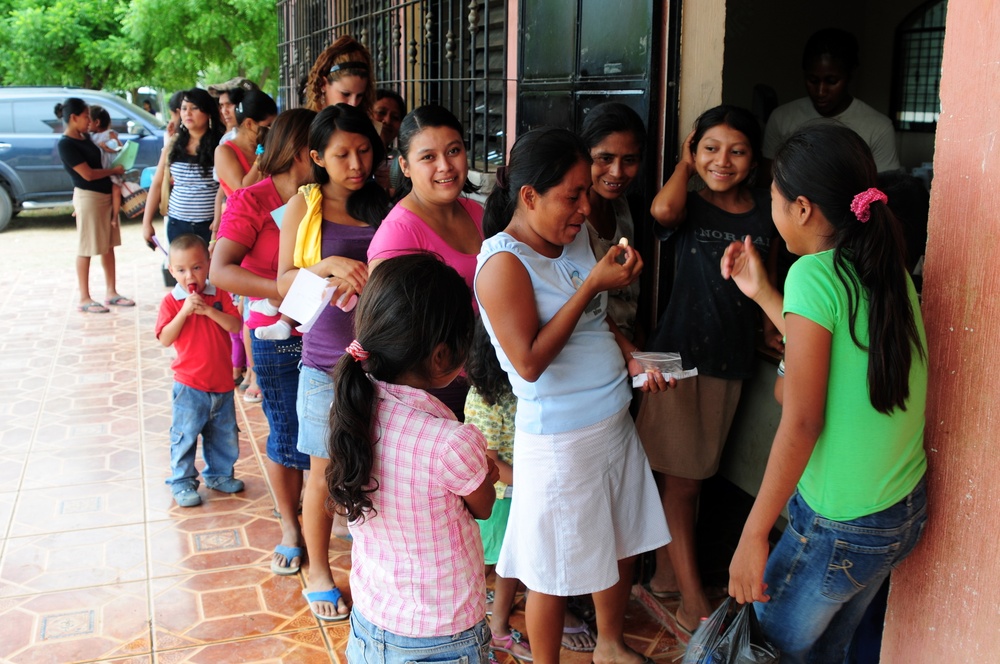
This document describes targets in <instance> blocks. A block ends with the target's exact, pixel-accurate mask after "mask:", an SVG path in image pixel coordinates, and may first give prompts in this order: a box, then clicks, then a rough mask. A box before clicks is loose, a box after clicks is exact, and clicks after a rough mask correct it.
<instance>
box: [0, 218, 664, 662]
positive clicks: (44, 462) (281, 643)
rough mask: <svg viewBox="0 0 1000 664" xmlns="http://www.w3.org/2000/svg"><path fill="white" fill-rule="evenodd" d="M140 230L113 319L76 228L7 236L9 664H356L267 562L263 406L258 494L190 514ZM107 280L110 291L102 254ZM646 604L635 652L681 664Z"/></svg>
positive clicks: (249, 427) (255, 461) (3, 624)
mask: <svg viewBox="0 0 1000 664" xmlns="http://www.w3.org/2000/svg"><path fill="white" fill-rule="evenodd" d="M123 230H124V238H125V241H124V247H123V248H119V250H118V252H117V256H118V283H119V290H120V291H121V292H122V293H124V294H126V295H129V296H131V297H134V298H135V299H136V300H137V302H138V306H136V307H135V308H134V309H126V308H116V309H115V310H114V311H112V312H111V313H110V314H106V315H94V314H90V315H86V314H82V313H78V312H77V311H76V310H75V305H76V301H77V292H76V287H75V286H76V283H75V276H74V272H73V262H74V256H75V238H76V234H75V231H74V229H73V223H72V220H71V219H69V218H68V217H65V216H63V217H58V218H49V217H46V218H39V217H34V218H32V217H27V218H19V219H18V220H15V222H14V223H13V224H12V227H11V229H10V230H8V231H7V232H5V233H3V234H2V235H0V372H2V375H3V380H2V381H0V662H18V663H20V662H53V663H56V664H62V663H65V662H92V661H100V662H129V663H135V664H138V663H140V662H141V663H153V662H158V663H168V662H169V663H180V662H212V663H217V662H344V661H346V660H345V658H344V654H343V649H344V643H345V640H346V638H347V631H346V630H347V627H346V625H345V624H343V623H338V624H335V625H332V626H321V625H320V624H319V623H318V622H317V620H316V619H315V618H314V617H313V616H312V615H311V614H310V613H309V611H308V610H307V607H306V605H305V603H304V602H303V600H302V597H301V595H300V591H301V589H302V582H303V580H302V578H301V577H300V576H291V577H279V576H275V575H273V574H272V573H271V572H270V570H269V569H268V564H269V559H270V552H271V550H272V549H273V547H274V545H275V544H276V543H277V542H278V539H279V526H278V522H277V520H276V519H275V517H274V516H273V515H272V509H273V503H272V500H271V493H270V488H269V486H268V484H267V480H266V478H265V474H264V473H263V470H262V454H263V446H264V441H265V438H266V435H267V422H266V420H265V419H264V416H263V413H262V411H261V409H260V406H259V405H249V404H245V403H244V402H243V401H242V400H239V399H238V400H237V410H238V418H239V424H240V429H241V431H242V434H241V437H240V449H241V456H240V461H239V463H238V465H237V475H238V477H241V478H242V479H243V480H245V481H246V485H247V489H246V491H245V492H243V493H240V494H236V495H233V496H229V495H225V494H221V493H216V492H213V491H208V490H206V489H205V488H204V487H202V489H201V493H202V496H203V498H204V499H205V502H204V503H203V504H202V505H201V506H200V507H196V508H191V509H181V508H178V507H176V506H175V505H174V503H173V501H172V499H171V495H170V491H169V489H168V488H167V486H166V485H164V483H163V480H164V478H165V477H166V476H167V474H168V470H169V454H168V449H169V443H168V437H167V431H168V429H169V426H170V387H171V373H170V370H169V364H170V358H171V353H172V351H171V350H169V349H164V348H162V347H161V346H160V344H159V343H158V342H157V341H156V339H155V338H154V336H153V326H154V322H155V318H156V312H157V307H158V304H159V301H160V299H161V298H162V296H163V294H164V292H165V289H164V288H163V284H162V278H161V274H160V269H159V263H158V261H157V258H156V257H155V256H154V255H153V254H152V253H151V252H149V251H148V250H147V249H146V248H145V247H144V246H143V244H142V241H141V237H140V232H139V226H138V224H136V223H134V222H132V223H128V224H126V225H125V227H124V229H123ZM91 284H92V288H93V294H94V295H95V297H97V298H98V299H100V297H101V296H102V294H103V284H102V281H101V271H100V269H99V267H98V266H97V261H95V265H94V266H93V267H92V270H91ZM330 556H331V561H332V563H333V565H334V573H335V575H336V578H337V580H338V582H339V583H340V584H341V587H342V588H344V589H345V590H346V589H347V588H348V570H349V568H350V545H349V544H348V543H347V542H344V541H343V540H339V539H334V540H333V541H332V545H331V552H330ZM644 603H648V605H649V607H650V608H652V609H653V610H655V611H659V612H661V613H662V607H659V605H657V604H656V602H655V600H653V599H652V598H651V597H649V596H648V595H645V594H643V593H642V592H639V593H638V599H637V600H636V601H633V602H631V603H630V605H629V607H628V615H627V634H628V636H627V640H628V642H629V643H630V644H631V645H632V646H633V647H634V648H635V649H636V650H639V651H640V652H644V653H646V654H647V655H649V656H651V657H652V658H653V659H654V660H656V661H658V662H671V661H676V660H679V659H680V657H681V653H682V648H681V647H679V646H678V644H677V642H676V640H675V639H674V637H673V635H672V633H671V632H670V631H669V630H667V629H666V628H665V627H663V624H662V623H661V622H660V621H658V620H656V619H655V618H654V613H653V612H651V610H650V608H647V606H645V605H644ZM662 617H663V616H662V615H661V618H662ZM513 622H514V624H515V626H518V627H521V628H523V614H521V613H517V614H515V616H514V618H513ZM667 622H669V619H667ZM563 653H564V654H565V657H564V658H563V661H565V662H569V663H576V662H581V663H582V662H589V661H590V655H589V654H587V653H570V652H569V651H566V650H564V651H563ZM501 661H504V659H503V658H501ZM509 661H513V660H509Z"/></svg>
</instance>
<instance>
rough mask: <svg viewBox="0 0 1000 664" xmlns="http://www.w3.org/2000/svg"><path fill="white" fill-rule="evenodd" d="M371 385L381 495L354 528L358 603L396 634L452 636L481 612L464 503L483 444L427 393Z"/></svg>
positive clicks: (478, 567) (477, 480) (375, 472)
mask: <svg viewBox="0 0 1000 664" xmlns="http://www.w3.org/2000/svg"><path fill="white" fill-rule="evenodd" d="M375 385H376V389H377V395H376V403H375V408H374V411H375V426H374V429H375V431H374V433H375V440H376V443H375V463H374V466H373V468H372V478H371V479H372V484H373V485H374V483H375V482H376V481H377V482H378V489H377V490H376V491H375V492H374V493H373V494H371V496H372V502H373V505H374V508H375V509H374V510H373V511H372V512H370V513H369V514H368V515H367V517H366V518H365V520H364V521H360V520H358V521H354V522H352V523H351V524H350V529H351V535H352V536H353V537H354V548H353V551H352V556H351V558H352V567H351V595H352V596H353V598H354V606H355V607H356V608H357V609H358V610H359V611H360V612H361V614H362V615H364V616H365V617H366V618H368V619H369V620H370V621H371V622H372V623H373V624H374V625H377V626H378V627H381V628H383V629H385V630H388V631H390V632H392V633H393V634H398V635H401V636H414V637H426V636H446V635H451V634H457V633H459V632H462V631H464V630H467V629H469V628H471V627H473V626H474V625H475V624H476V623H478V622H479V621H480V620H482V619H483V617H484V616H485V615H486V605H485V597H486V581H485V577H484V575H483V544H482V540H481V539H480V535H479V526H478V525H477V524H476V522H475V520H474V519H473V517H472V514H471V513H470V512H469V510H468V508H467V507H466V506H465V502H464V501H463V500H462V496H467V495H469V494H470V493H472V492H473V491H475V490H476V489H477V488H478V487H479V486H480V485H481V484H482V483H483V481H484V480H485V479H486V440H485V439H484V438H483V435H482V434H481V433H480V432H479V430H478V429H476V428H475V427H474V426H472V425H469V424H460V423H459V422H457V421H456V420H455V416H454V414H453V413H452V412H451V411H450V410H449V409H448V407H447V406H445V405H444V404H443V403H441V402H440V401H438V399H436V398H435V397H433V396H432V395H430V394H428V393H427V392H425V391H423V390H419V389H415V388H412V387H406V386H403V385H392V384H389V383H383V382H380V381H375Z"/></svg>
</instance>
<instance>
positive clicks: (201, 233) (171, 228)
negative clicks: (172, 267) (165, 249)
mask: <svg viewBox="0 0 1000 664" xmlns="http://www.w3.org/2000/svg"><path fill="white" fill-rule="evenodd" d="M187 233H193V234H195V235H197V236H198V237H200V238H201V239H203V240H204V241H205V242H210V241H211V240H212V220H211V219H209V220H208V221H201V222H192V221H184V220H183V219H176V218H174V217H170V216H168V217H167V242H168V243H169V242H173V241H174V240H175V239H177V238H179V237H180V236H181V235H186V234H187Z"/></svg>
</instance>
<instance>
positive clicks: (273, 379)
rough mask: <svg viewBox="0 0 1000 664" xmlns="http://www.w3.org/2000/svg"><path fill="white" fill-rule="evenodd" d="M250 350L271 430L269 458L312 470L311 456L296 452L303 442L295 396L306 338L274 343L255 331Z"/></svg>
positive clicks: (292, 338)
mask: <svg viewBox="0 0 1000 664" xmlns="http://www.w3.org/2000/svg"><path fill="white" fill-rule="evenodd" d="M250 350H251V351H252V352H253V368H254V371H255V372H256V373H257V384H258V385H259V386H260V393H261V395H262V396H263V397H264V401H263V403H261V405H262V406H263V408H264V415H265V417H267V423H268V426H270V428H271V431H270V433H268V435H267V458H268V459H270V460H271V461H274V462H275V463H277V464H280V465H282V466H284V467H286V468H296V469H298V470H308V469H309V457H308V456H306V455H305V454H302V453H301V452H299V451H298V450H297V449H295V445H296V444H297V443H298V440H299V421H298V417H297V416H296V414H295V394H296V392H297V391H298V387H299V362H300V361H301V359H302V337H294V336H293V337H290V338H288V339H283V340H278V341H271V340H268V339H258V338H257V335H256V334H255V333H254V332H253V330H251V331H250Z"/></svg>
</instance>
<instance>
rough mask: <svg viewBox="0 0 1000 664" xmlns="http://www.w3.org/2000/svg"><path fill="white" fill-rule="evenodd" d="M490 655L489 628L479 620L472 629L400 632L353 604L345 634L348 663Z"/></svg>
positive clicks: (478, 660) (464, 660)
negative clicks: (421, 633)
mask: <svg viewBox="0 0 1000 664" xmlns="http://www.w3.org/2000/svg"><path fill="white" fill-rule="evenodd" d="M489 657H490V628H489V627H488V626H487V625H486V620H480V621H479V622H478V623H476V625H474V626H473V627H472V628H471V629H467V630H465V631H464V632H459V633H458V634H452V635H451V636H428V637H423V638H416V637H412V636H399V635H397V634H393V633H392V632H388V631H386V630H384V629H382V628H380V627H376V626H375V625H373V624H371V623H370V622H368V620H367V619H366V618H365V617H364V616H363V615H361V612H360V611H358V610H357V608H355V609H354V610H352V611H351V633H350V634H349V635H348V637H347V661H348V662H351V664H409V662H436V663H437V664H486V662H488V661H489Z"/></svg>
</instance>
